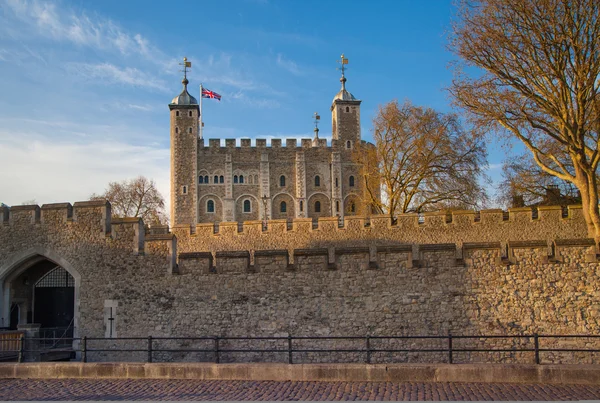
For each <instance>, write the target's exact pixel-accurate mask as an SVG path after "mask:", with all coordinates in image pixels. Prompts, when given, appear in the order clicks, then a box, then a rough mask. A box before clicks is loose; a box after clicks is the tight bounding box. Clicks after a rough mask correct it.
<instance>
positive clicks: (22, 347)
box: [19, 336, 25, 362]
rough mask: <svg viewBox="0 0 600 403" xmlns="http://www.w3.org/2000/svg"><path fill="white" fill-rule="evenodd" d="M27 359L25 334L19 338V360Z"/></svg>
mask: <svg viewBox="0 0 600 403" xmlns="http://www.w3.org/2000/svg"><path fill="white" fill-rule="evenodd" d="M24 359H25V336H21V337H20V338H19V362H23V360H24Z"/></svg>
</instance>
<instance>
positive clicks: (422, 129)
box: [356, 101, 487, 217]
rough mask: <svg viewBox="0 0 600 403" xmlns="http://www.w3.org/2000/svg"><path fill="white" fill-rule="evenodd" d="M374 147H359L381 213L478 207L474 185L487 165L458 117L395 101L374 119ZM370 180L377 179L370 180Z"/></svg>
mask: <svg viewBox="0 0 600 403" xmlns="http://www.w3.org/2000/svg"><path fill="white" fill-rule="evenodd" d="M373 127H374V129H373V130H374V132H373V137H374V140H375V147H366V146H364V145H363V146H361V147H359V148H358V149H357V153H356V155H357V158H359V159H360V160H361V162H362V163H363V166H364V167H365V168H364V169H365V175H366V177H367V181H366V183H367V186H368V187H369V190H370V193H371V194H375V192H374V191H373V190H374V189H372V186H381V189H382V197H381V200H378V199H377V198H376V197H371V203H372V204H373V205H374V206H375V208H376V209H377V210H379V211H380V212H384V213H387V214H390V215H391V216H392V217H394V216H395V214H398V213H407V212H421V211H428V210H437V209H444V208H465V207H473V206H477V205H480V204H481V203H483V202H484V201H485V199H486V195H485V192H484V190H483V188H482V186H481V184H480V183H479V179H481V178H482V172H483V169H484V168H485V167H486V165H487V161H486V152H485V147H484V144H483V143H482V141H481V140H479V139H478V137H477V136H475V135H473V134H472V133H469V132H467V131H465V130H464V129H463V128H462V126H461V125H460V123H459V121H458V119H457V117H456V116H455V115H452V114H442V113H439V112H436V111H435V110H433V109H429V108H421V107H417V106H414V105H412V104H411V103H410V102H405V103H404V104H403V105H399V104H398V102H397V101H393V102H390V103H388V104H386V105H384V106H383V107H380V109H379V113H378V114H377V116H376V117H375V119H374V121H373ZM373 178H377V179H376V180H373Z"/></svg>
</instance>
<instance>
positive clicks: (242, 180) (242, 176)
mask: <svg viewBox="0 0 600 403" xmlns="http://www.w3.org/2000/svg"><path fill="white" fill-rule="evenodd" d="M240 183H244V175H240Z"/></svg>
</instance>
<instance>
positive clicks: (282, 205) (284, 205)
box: [279, 201, 287, 213]
mask: <svg viewBox="0 0 600 403" xmlns="http://www.w3.org/2000/svg"><path fill="white" fill-rule="evenodd" d="M279 211H280V212H282V213H285V212H286V211H287V204H286V202H284V201H282V202H281V204H280V205H279Z"/></svg>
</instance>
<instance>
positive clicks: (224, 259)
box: [217, 251, 250, 273]
mask: <svg viewBox="0 0 600 403" xmlns="http://www.w3.org/2000/svg"><path fill="white" fill-rule="evenodd" d="M249 268H250V252H248V251H228V252H217V273H245V272H247V271H248V270H249Z"/></svg>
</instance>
